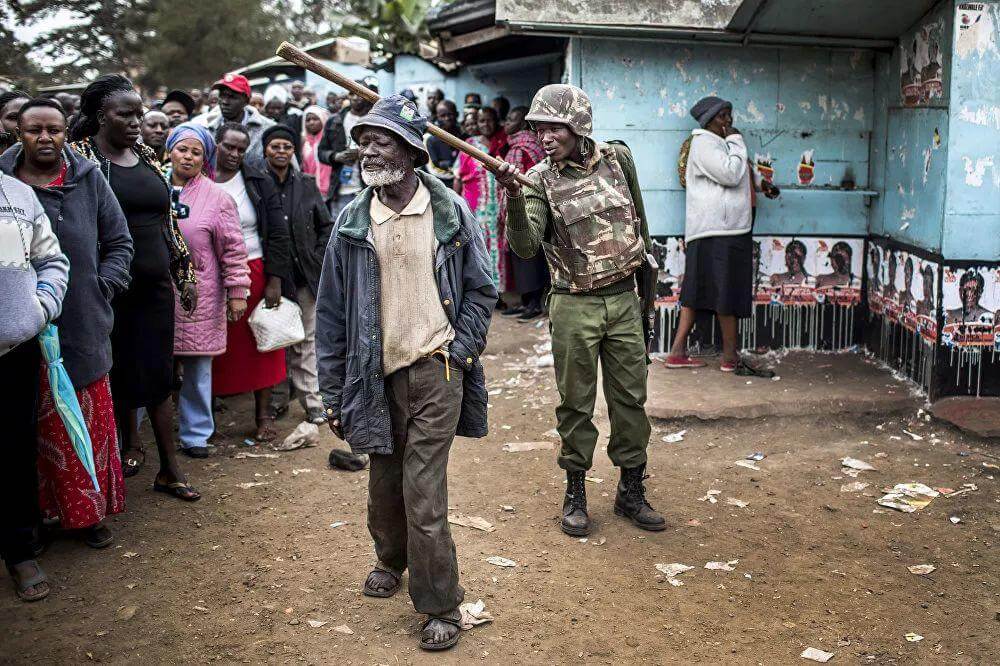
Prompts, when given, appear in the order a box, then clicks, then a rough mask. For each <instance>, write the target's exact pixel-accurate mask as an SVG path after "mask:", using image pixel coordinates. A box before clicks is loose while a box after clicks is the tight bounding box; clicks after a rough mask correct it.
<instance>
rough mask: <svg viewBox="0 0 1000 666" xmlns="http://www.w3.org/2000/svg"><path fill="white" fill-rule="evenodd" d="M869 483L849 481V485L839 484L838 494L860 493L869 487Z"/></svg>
mask: <svg viewBox="0 0 1000 666" xmlns="http://www.w3.org/2000/svg"><path fill="white" fill-rule="evenodd" d="M870 485H871V484H870V483H865V482H864V481H851V482H850V483H842V484H840V492H842V493H860V492H861V491H862V490H864V489H865V488H867V487H868V486H870Z"/></svg>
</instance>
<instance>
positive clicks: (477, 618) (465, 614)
mask: <svg viewBox="0 0 1000 666" xmlns="http://www.w3.org/2000/svg"><path fill="white" fill-rule="evenodd" d="M458 610H459V611H460V612H461V613H462V629H472V628H473V627H474V626H476V625H477V624H486V623H487V622H492V621H493V616H492V615H490V614H489V613H488V612H487V611H486V603H485V602H484V601H483V600H482V599H478V600H477V601H476V602H475V603H472V602H471V601H466V602H465V603H464V604H462V605H461V606H459V607H458Z"/></svg>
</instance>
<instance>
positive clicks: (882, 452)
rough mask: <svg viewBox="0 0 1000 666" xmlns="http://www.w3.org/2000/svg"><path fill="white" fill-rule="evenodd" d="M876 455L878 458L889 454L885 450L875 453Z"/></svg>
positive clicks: (886, 456)
mask: <svg viewBox="0 0 1000 666" xmlns="http://www.w3.org/2000/svg"><path fill="white" fill-rule="evenodd" d="M875 457H876V458H888V457H889V454H888V453H886V452H885V451H879V452H878V453H876V454H875Z"/></svg>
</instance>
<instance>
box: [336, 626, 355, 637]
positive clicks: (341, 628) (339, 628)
mask: <svg viewBox="0 0 1000 666" xmlns="http://www.w3.org/2000/svg"><path fill="white" fill-rule="evenodd" d="M333 630H334V631H336V632H337V633H338V634H347V635H348V636H351V635H353V634H354V630H353V629H351V628H350V627H348V626H347V625H346V624H338V625H337V626H336V627H334V628H333Z"/></svg>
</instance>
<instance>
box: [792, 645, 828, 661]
mask: <svg viewBox="0 0 1000 666" xmlns="http://www.w3.org/2000/svg"><path fill="white" fill-rule="evenodd" d="M799 656H800V657H802V658H803V659H810V660H812V661H818V662H819V663H821V664H825V663H826V662H828V661H830V660H831V659H833V653H832V652H823V651H822V650H817V649H816V648H814V647H810V648H806V649H805V650H803V651H802V654H800V655H799Z"/></svg>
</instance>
